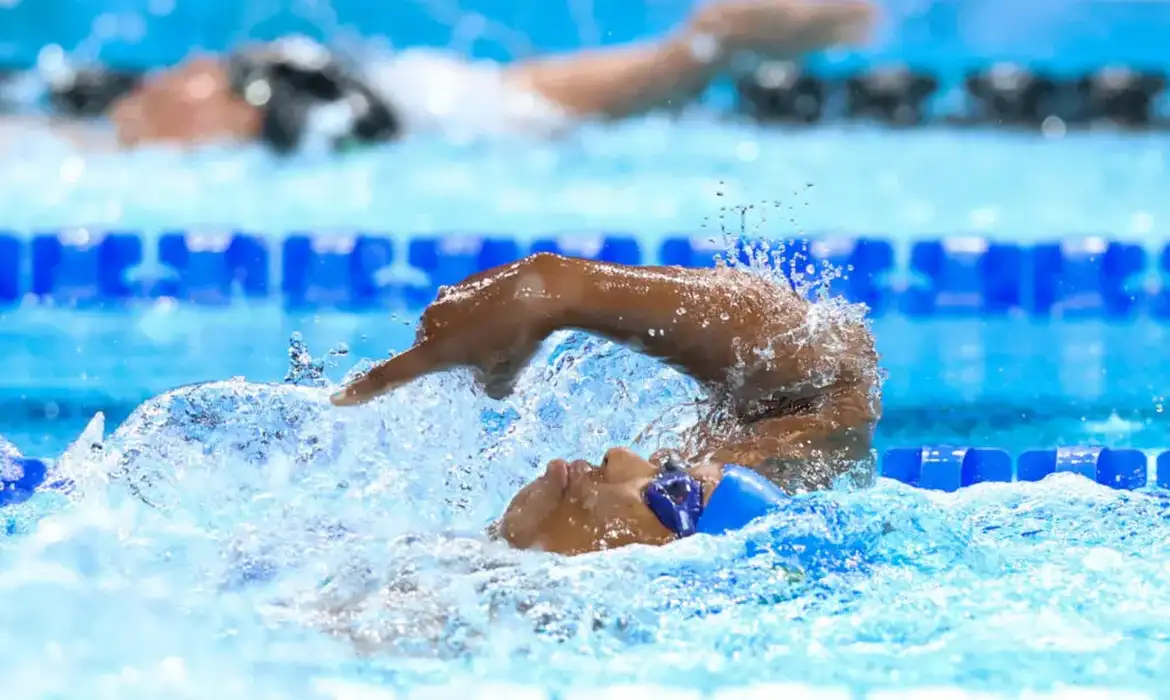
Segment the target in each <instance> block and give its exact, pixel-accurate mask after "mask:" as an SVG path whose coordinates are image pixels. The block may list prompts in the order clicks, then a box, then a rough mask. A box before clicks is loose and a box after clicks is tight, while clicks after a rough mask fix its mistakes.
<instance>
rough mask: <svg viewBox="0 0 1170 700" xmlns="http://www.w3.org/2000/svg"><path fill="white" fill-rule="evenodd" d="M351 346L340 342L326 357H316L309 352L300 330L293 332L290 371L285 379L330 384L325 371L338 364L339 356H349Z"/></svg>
mask: <svg viewBox="0 0 1170 700" xmlns="http://www.w3.org/2000/svg"><path fill="white" fill-rule="evenodd" d="M348 355H349V346H348V345H346V344H345V343H338V344H337V345H336V346H335V347H334V348H333V349H332V350H330V351H329V352H328V353H326V354H325V356H324V357H321V358H319V359H315V358H314V357H313V355H312V354H311V353H310V352H309V346H308V345H307V344H306V343H305V337H304V336H303V335H302V334H301V333H300V332H299V331H298V332H295V333H293V334H292V337H290V338H289V341H288V373H287V374H285V377H284V381H285V382H286V383H288V384H298V385H301V384H308V385H310V386H318V387H321V386H328V384H329V380H328V379H327V378H326V377H325V372H326V370H327V369H329V368H330V367H333V366H336V364H337V358H340V357H347V356H348Z"/></svg>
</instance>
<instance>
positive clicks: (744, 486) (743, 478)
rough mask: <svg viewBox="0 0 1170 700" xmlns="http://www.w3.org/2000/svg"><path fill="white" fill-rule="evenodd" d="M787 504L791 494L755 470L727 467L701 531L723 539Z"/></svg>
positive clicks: (703, 516) (715, 491) (705, 513)
mask: <svg viewBox="0 0 1170 700" xmlns="http://www.w3.org/2000/svg"><path fill="white" fill-rule="evenodd" d="M787 500H788V494H786V493H784V491H782V490H781V489H780V487H779V486H777V485H776V484H773V483H772V482H771V481H768V479H767V478H765V477H763V476H761V475H760V474H757V473H756V472H754V471H752V470H751V469H747V468H745V467H740V466H738V465H735V464H728V465H726V466H724V467H723V480H722V481H720V482H719V485H718V486H716V487H715V490H714V491H713V492H712V493H711V498H710V500H708V501H707V507H706V508H704V509H703V514H702V515H701V516H699V526H698V528H697V531H698V532H702V533H704V534H707V535H722V534H723V533H725V532H730V531H732V530H738V529H740V528H742V527H744V526H745V525H747V524H748V523H750V522H751V521H753V520H755V519H756V518H760V517H763V516H765V515H767V514H769V513H772V512H775V511H776V510H777V509H778V508H780V507H782V506H783V505H784V503H785V502H786V501H787Z"/></svg>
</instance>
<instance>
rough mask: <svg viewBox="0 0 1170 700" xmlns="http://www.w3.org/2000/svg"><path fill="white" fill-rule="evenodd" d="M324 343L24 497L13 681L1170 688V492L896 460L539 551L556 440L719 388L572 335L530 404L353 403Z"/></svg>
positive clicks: (25, 684) (43, 690)
mask: <svg viewBox="0 0 1170 700" xmlns="http://www.w3.org/2000/svg"><path fill="white" fill-rule="evenodd" d="M302 350H303V348H300V349H298V348H297V347H296V346H295V345H294V350H293V352H292V355H293V360H294V370H295V371H294V372H292V373H290V378H291V379H294V380H301V383H302V384H306V385H302V386H298V385H295V384H293V383H289V384H283V385H258V384H250V383H247V382H245V381H243V380H231V381H225V382H219V383H214V384H205V385H199V386H192V387H185V388H180V389H177V390H175V391H173V392H170V393H168V394H165V395H163V396H160V397H158V398H156V399H154V400H151V401H149V402H147V403H146V404H144V405H143V406H141V407H140V408H139V409H138V410H137V411H136V412H135V413H134V414H133V415H132V416H131V417H130V418H129V419H128V420H127V421H126V422H125V423H124V424H123V425H122V426H120V427H119V429H118V430H117V431H116V432H115V433H114V434H113V435H111V436H109V437H108V438H106V437H104V436H103V435H102V430H103V427H102V422H101V419H100V417H99V418H98V419H96V420H95V421H94V423H92V424H91V426H90V428H89V429H88V430H87V431H86V433H85V434H83V435H82V436H81V437H80V438H79V440H78V441H77V442H76V443H75V444H74V446H73V447H71V448H70V450H69V451H67V453H66V454H65V455H63V456H62V457H61V459H60V460H59V461H58V463H57V464H56V466H55V469H56V472H57V473H58V475H59V476H63V477H68V478H69V479H71V480H72V482H73V484H74V486H73V488H72V490H71V491H70V492H68V493H54V494H44V495H41V496H38V497H36V498H34V499H33V500H32V501H30V502H28V503H26V504H22V505H20V506H16V507H14V508H11V509H6V510H5V514H6V515H7V517H8V518H9V520H10V522H9V529H10V530H11V531H13V532H14V533H15V534H13V535H12V536H11V537H9V538H7V539H5V540H3V541H0V559H2V561H0V572H2V573H0V589H2V590H3V591H4V595H5V596H6V602H7V605H5V606H3V607H0V629H3V630H5V631H6V632H7V634H4V635H0V673H3V675H4V678H5V681H4V683H5V696H6V697H13V698H25V697H27V698H33V697H46V698H70V699H72V698H86V699H87V700H89V699H100V698H119V699H130V700H134V699H135V698H157V697H176V698H199V699H202V698H207V699H208V700H211V699H213V698H214V699H215V700H221V699H223V698H237V697H238V698H248V699H249V700H256V699H259V698H305V697H317V696H328V693H326V692H325V691H324V690H322V688H327V687H329V686H327V685H322V684H323V683H326V682H327V681H328V680H329V679H335V678H344V679H346V680H347V682H350V683H356V684H359V685H362V684H364V685H370V686H377V687H390V688H396V689H408V688H416V687H419V686H427V685H437V684H455V685H456V686H459V685H462V686H468V685H469V684H471V685H474V684H481V683H484V682H487V681H501V682H511V683H522V684H529V685H533V686H539V687H541V688H545V689H551V690H562V689H565V688H569V687H581V686H596V685H611V684H618V683H634V682H637V683H653V684H658V685H665V686H673V687H682V686H685V687H690V688H701V689H714V688H722V687H730V686H741V685H744V684H750V683H756V682H767V681H786V682H795V683H801V684H806V685H810V686H844V687H850V688H855V689H868V688H874V687H879V688H880V687H899V688H900V687H915V686H926V685H930V686H951V685H957V686H961V687H967V688H973V689H981V690H991V691H1013V692H1014V691H1018V690H1020V689H1022V688H1037V689H1045V688H1049V687H1051V686H1053V685H1054V684H1056V683H1061V682H1063V683H1076V684H1082V685H1095V686H1106V687H1111V688H1130V689H1145V690H1150V691H1151V692H1153V691H1156V690H1157V689H1159V688H1164V687H1166V682H1167V680H1170V676H1168V675H1167V672H1166V671H1165V670H1164V669H1166V668H1167V667H1168V665H1167V662H1168V661H1170V654H1168V653H1167V649H1168V644H1167V640H1168V639H1170V549H1168V545H1167V543H1168V542H1170V527H1168V526H1167V524H1166V523H1167V522H1170V520H1168V517H1170V507H1168V502H1167V501H1166V500H1165V499H1164V495H1163V494H1160V493H1157V492H1149V493H1117V492H1113V491H1110V490H1108V489H1105V488H1103V487H1099V486H1096V485H1093V484H1091V483H1089V482H1088V481H1085V480H1082V479H1080V478H1079V477H1075V476H1071V475H1061V476H1059V477H1054V478H1051V479H1049V480H1047V481H1045V482H1043V483H1041V484H1029V485H1002V484H1001V485H984V486H980V487H976V488H972V489H968V490H965V491H963V492H961V493H958V494H953V495H940V494H928V493H925V492H920V491H915V490H913V489H909V488H906V487H902V486H899V485H896V484H892V483H885V482H880V483H879V484H878V486H876V487H875V488H872V489H868V490H864V491H857V492H833V493H824V494H815V495H813V496H809V497H805V498H800V499H796V500H794V502H793V505H792V507H791V508H789V509H787V510H785V511H784V512H782V513H779V514H777V515H776V516H775V517H773V518H771V519H769V520H767V521H765V522H762V523H760V524H759V525H757V526H755V527H753V528H750V529H748V530H746V531H744V532H741V533H738V534H735V535H732V536H726V537H721V538H709V537H704V536H699V537H694V538H691V539H689V540H686V541H683V542H679V543H676V544H673V545H671V546H668V547H663V548H629V549H626V550H621V551H616V552H609V553H602V554H595V555H588V556H582V557H576V558H572V559H565V558H560V557H556V556H551V555H546V554H541V553H533V552H514V551H509V550H507V549H505V548H503V547H501V546H500V545H498V544H495V543H491V542H488V541H487V540H486V539H485V538H484V537H482V535H481V534H480V533H481V531H482V528H483V526H484V525H485V524H486V523H488V522H489V521H490V520H491V519H492V518H493V517H495V516H497V515H498V514H499V513H500V512H501V510H502V509H503V507H504V505H505V504H506V502H507V500H508V499H509V497H510V496H511V495H512V494H513V493H514V491H515V489H516V488H517V487H518V486H519V485H521V484H522V483H524V482H525V481H526V480H527V479H529V478H531V477H532V476H533V475H534V474H536V473H537V471H538V470H539V469H540V467H541V465H542V464H543V463H544V461H545V460H547V459H549V458H552V457H557V456H565V455H571V456H581V457H586V458H590V459H594V458H597V457H599V456H600V454H601V453H602V451H603V450H604V449H605V448H607V447H609V446H611V445H613V444H629V443H634V444H636V446H637V447H638V449H639V450H641V451H643V452H646V453H648V452H650V451H652V450H654V449H656V448H658V447H660V446H663V445H664V444H668V443H670V442H671V441H672V440H675V439H676V437H677V435H678V434H679V432H680V431H681V430H682V429H684V428H686V427H687V426H689V425H690V424H691V423H692V422H693V421H694V420H696V418H697V415H698V413H697V411H698V410H699V409H698V408H697V407H696V405H695V403H694V400H695V399H696V398H697V396H698V392H697V388H696V387H695V386H694V384H693V383H691V382H690V381H689V380H687V379H685V378H684V377H682V376H680V375H679V374H677V373H676V372H674V371H672V370H670V369H667V368H663V367H662V366H660V365H659V364H657V363H655V362H653V361H651V360H648V359H646V358H642V357H640V356H637V355H635V354H633V353H630V352H628V351H625V350H622V349H619V348H616V347H614V346H612V345H610V344H608V343H605V342H602V341H598V340H594V339H590V338H587V337H584V336H581V335H569V334H566V335H560V336H557V337H556V338H555V339H554V341H552V342H550V343H547V344H546V347H545V349H544V350H543V351H542V353H541V355H540V356H539V357H538V358H537V359H536V360H535V362H534V363H533V366H532V368H531V369H530V370H528V371H527V372H526V373H525V374H524V375H523V376H522V378H521V381H520V383H519V385H518V387H517V392H516V394H515V395H514V396H513V397H511V398H510V399H508V400H507V401H505V402H492V401H490V400H488V399H486V398H484V397H483V396H482V395H480V394H478V393H477V392H476V391H474V389H473V386H472V383H471V381H470V378H469V377H467V376H464V375H462V374H459V373H448V374H444V375H437V376H431V377H427V378H425V379H423V380H421V381H418V382H415V383H413V384H411V385H410V386H409V387H406V388H404V389H402V390H400V391H396V392H394V393H393V394H391V395H389V396H387V397H385V398H384V399H382V400H380V401H378V402H376V403H374V404H372V405H370V406H367V407H363V408H359V409H347V410H342V409H336V408H334V407H332V406H330V405H329V403H328V400H327V396H328V393H329V391H330V387H329V386H326V382H325V381H324V380H322V379H321V378H320V376H321V372H322V369H323V365H318V364H314V363H313V361H312V358H311V357H310V356H308V355H307V353H305V352H302ZM363 366H364V365H359V368H358V369H361V368H362V367H363ZM598 407H604V410H599V408H598ZM651 424H652V425H653V429H652V430H650V431H646V430H645V428H646V426H647V425H651ZM0 449H3V448H2V447H0Z"/></svg>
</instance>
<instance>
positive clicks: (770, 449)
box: [333, 254, 878, 490]
mask: <svg viewBox="0 0 1170 700" xmlns="http://www.w3.org/2000/svg"><path fill="white" fill-rule="evenodd" d="M808 311H809V303H808V302H807V301H806V300H804V299H803V298H801V297H800V296H799V295H797V294H796V293H795V292H793V291H792V290H791V289H789V288H787V287H784V286H778V285H775V284H773V283H771V282H769V281H768V280H766V279H764V278H762V277H758V276H756V275H754V274H751V273H748V272H743V271H738V270H731V269H685V268H678V267H630V266H624V265H614V264H609V263H602V262H595V261H590V260H580V259H572V258H563V257H559V256H555V255H548V254H543V255H534V256H531V257H529V258H526V259H524V260H522V261H520V262H517V263H514V264H511V265H506V266H503V267H500V268H496V269H494V270H489V271H486V272H483V273H480V274H478V275H475V276H473V277H470V278H468V279H467V280H465V281H463V282H461V283H460V284H457V285H455V286H453V287H449V288H446V289H444V290H443V291H442V292H441V293H440V294H439V298H438V300H436V301H435V302H434V303H433V304H431V305H430V306H429V307H428V308H427V310H426V312H425V313H424V314H423V318H422V320H421V322H420V324H419V331H418V339H417V342H416V343H415V345H414V347H412V348H411V349H409V350H407V351H406V352H404V353H402V354H400V355H398V356H396V357H394V358H392V359H390V360H387V361H386V362H384V363H382V364H381V365H379V366H377V367H375V368H374V369H373V370H371V371H370V372H369V373H368V374H366V375H365V376H364V377H362V378H360V379H358V380H356V381H354V382H353V383H352V384H350V385H349V386H347V387H346V388H345V389H343V390H342V391H341V392H339V393H338V394H336V395H335V396H334V397H333V401H334V403H336V404H338V405H353V404H360V403H364V402H366V401H370V400H371V399H373V398H375V397H377V396H379V395H381V394H383V393H385V392H387V391H390V390H392V389H394V388H395V387H398V386H401V385H403V384H406V383H408V382H410V381H412V380H413V379H415V378H417V377H420V376H422V375H425V374H428V373H431V372H436V371H440V370H443V369H447V368H451V367H460V366H462V367H470V368H472V369H473V370H474V371H475V372H476V374H477V377H478V378H479V381H480V382H481V383H482V384H483V386H484V388H485V390H486V391H487V393H488V394H489V395H491V396H493V397H496V398H501V397H503V396H506V395H507V394H508V393H509V392H510V391H511V389H512V385H513V382H514V381H515V377H516V374H517V373H518V372H519V371H520V370H521V369H522V368H523V367H524V365H525V364H527V362H528V360H529V359H530V358H531V357H532V355H533V353H535V352H536V350H537V348H538V347H539V345H540V342H541V341H543V340H544V339H545V338H547V337H548V336H549V335H550V334H551V333H553V332H555V331H557V330H560V329H568V328H573V329H580V330H585V331H589V332H591V333H594V334H596V335H599V336H603V337H606V338H609V339H611V340H614V341H617V342H620V343H623V344H625V345H628V346H630V347H632V348H634V349H637V350H639V351H641V352H643V353H645V354H647V355H651V356H653V357H657V358H660V359H662V360H663V361H665V362H668V363H670V364H672V365H673V366H675V367H677V368H679V369H680V370H682V371H684V372H686V373H687V374H689V375H690V376H692V377H694V378H695V379H697V380H698V381H700V382H702V383H703V384H704V385H706V386H707V387H708V388H709V389H710V390H711V391H712V392H713V393H716V394H721V395H724V396H727V397H728V398H729V399H730V401H731V405H732V407H733V412H734V413H735V415H736V417H737V418H738V421H737V423H738V424H739V426H738V427H737V428H733V429H732V430H731V431H730V432H729V433H726V434H719V435H710V436H707V437H708V438H709V439H708V440H706V442H707V444H708V445H709V446H710V449H707V450H704V451H703V452H702V453H701V454H698V455H695V457H699V458H705V459H709V460H711V461H714V462H717V463H736V464H743V465H745V466H751V467H756V468H757V469H760V470H761V471H763V472H765V473H767V474H768V475H769V476H770V477H772V478H773V479H774V480H775V481H777V483H780V484H781V485H785V482H788V481H792V482H793V485H792V488H793V490H796V489H798V488H803V487H809V488H813V487H816V486H819V485H821V484H822V482H823V481H828V480H831V478H832V477H833V476H835V475H836V474H838V473H840V471H841V465H843V464H844V463H845V462H847V461H850V460H856V459H862V458H864V457H865V456H866V455H867V454H868V450H869V441H870V436H871V430H872V425H873V423H874V421H875V420H876V412H877V410H878V409H877V404H876V401H873V400H872V399H871V397H870V390H871V388H872V387H873V386H874V385H875V382H876V376H875V372H876V353H875V352H874V347H873V338H872V336H871V335H870V333H869V331H868V329H866V328H865V327H864V325H863V324H851V323H843V324H841V327H840V329H839V331H838V332H837V333H833V334H829V335H828V336H827V337H828V338H831V340H832V342H833V347H826V346H825V339H824V337H821V338H820V339H819V340H817V341H815V342H814V341H813V340H812V339H811V337H810V335H809V329H808ZM827 322H829V321H827V320H822V323H827ZM827 354H832V355H833V356H834V357H835V358H837V359H838V360H840V361H839V362H834V363H833V364H834V365H835V366H836V367H837V368H838V374H837V376H836V377H835V379H834V381H833V383H832V386H831V387H829V388H827V389H826V387H825V386H824V384H823V383H817V382H813V381H810V379H811V377H812V376H813V375H814V373H816V372H818V371H820V370H821V369H822V368H823V367H824V361H825V358H826V355H827ZM802 404H807V406H804V407H803V408H802ZM777 409H778V410H777ZM820 457H825V458H826V459H825V460H821V461H824V462H826V463H829V462H832V464H829V465H828V466H827V467H826V469H825V474H824V475H823V476H824V479H821V478H820V476H818V475H817V474H816V473H815V470H814V471H810V470H809V469H807V468H805V467H806V465H807V463H808V462H809V459H810V458H812V459H813V461H817V458H820Z"/></svg>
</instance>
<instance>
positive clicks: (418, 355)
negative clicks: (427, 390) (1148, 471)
mask: <svg viewBox="0 0 1170 700" xmlns="http://www.w3.org/2000/svg"><path fill="white" fill-rule="evenodd" d="M440 369H443V367H442V365H441V364H440V363H439V362H437V361H436V359H435V357H434V353H432V352H430V348H428V347H427V346H425V345H418V346H415V347H413V348H411V349H409V350H407V351H406V352H404V353H402V354H400V355H395V356H394V357H392V358H390V359H389V360H386V361H385V362H383V363H382V364H380V365H378V366H376V367H374V368H373V369H371V370H370V371H369V372H367V373H366V374H364V375H362V376H361V377H358V378H357V379H355V380H353V381H352V382H350V383H349V384H348V385H347V386H346V387H345V388H344V389H342V390H341V391H339V392H337V393H336V394H334V395H333V396H331V397H329V400H330V401H332V402H333V405H334V406H358V405H360V404H363V403H368V402H370V401H373V400H374V399H376V398H378V397H379V396H381V395H382V394H385V393H387V392H389V391H392V390H394V389H396V388H398V387H400V386H402V385H403V384H408V383H409V382H411V381H413V380H415V379H417V378H419V377H421V376H423V375H424V374H429V373H431V372H435V371H438V370H440Z"/></svg>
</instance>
